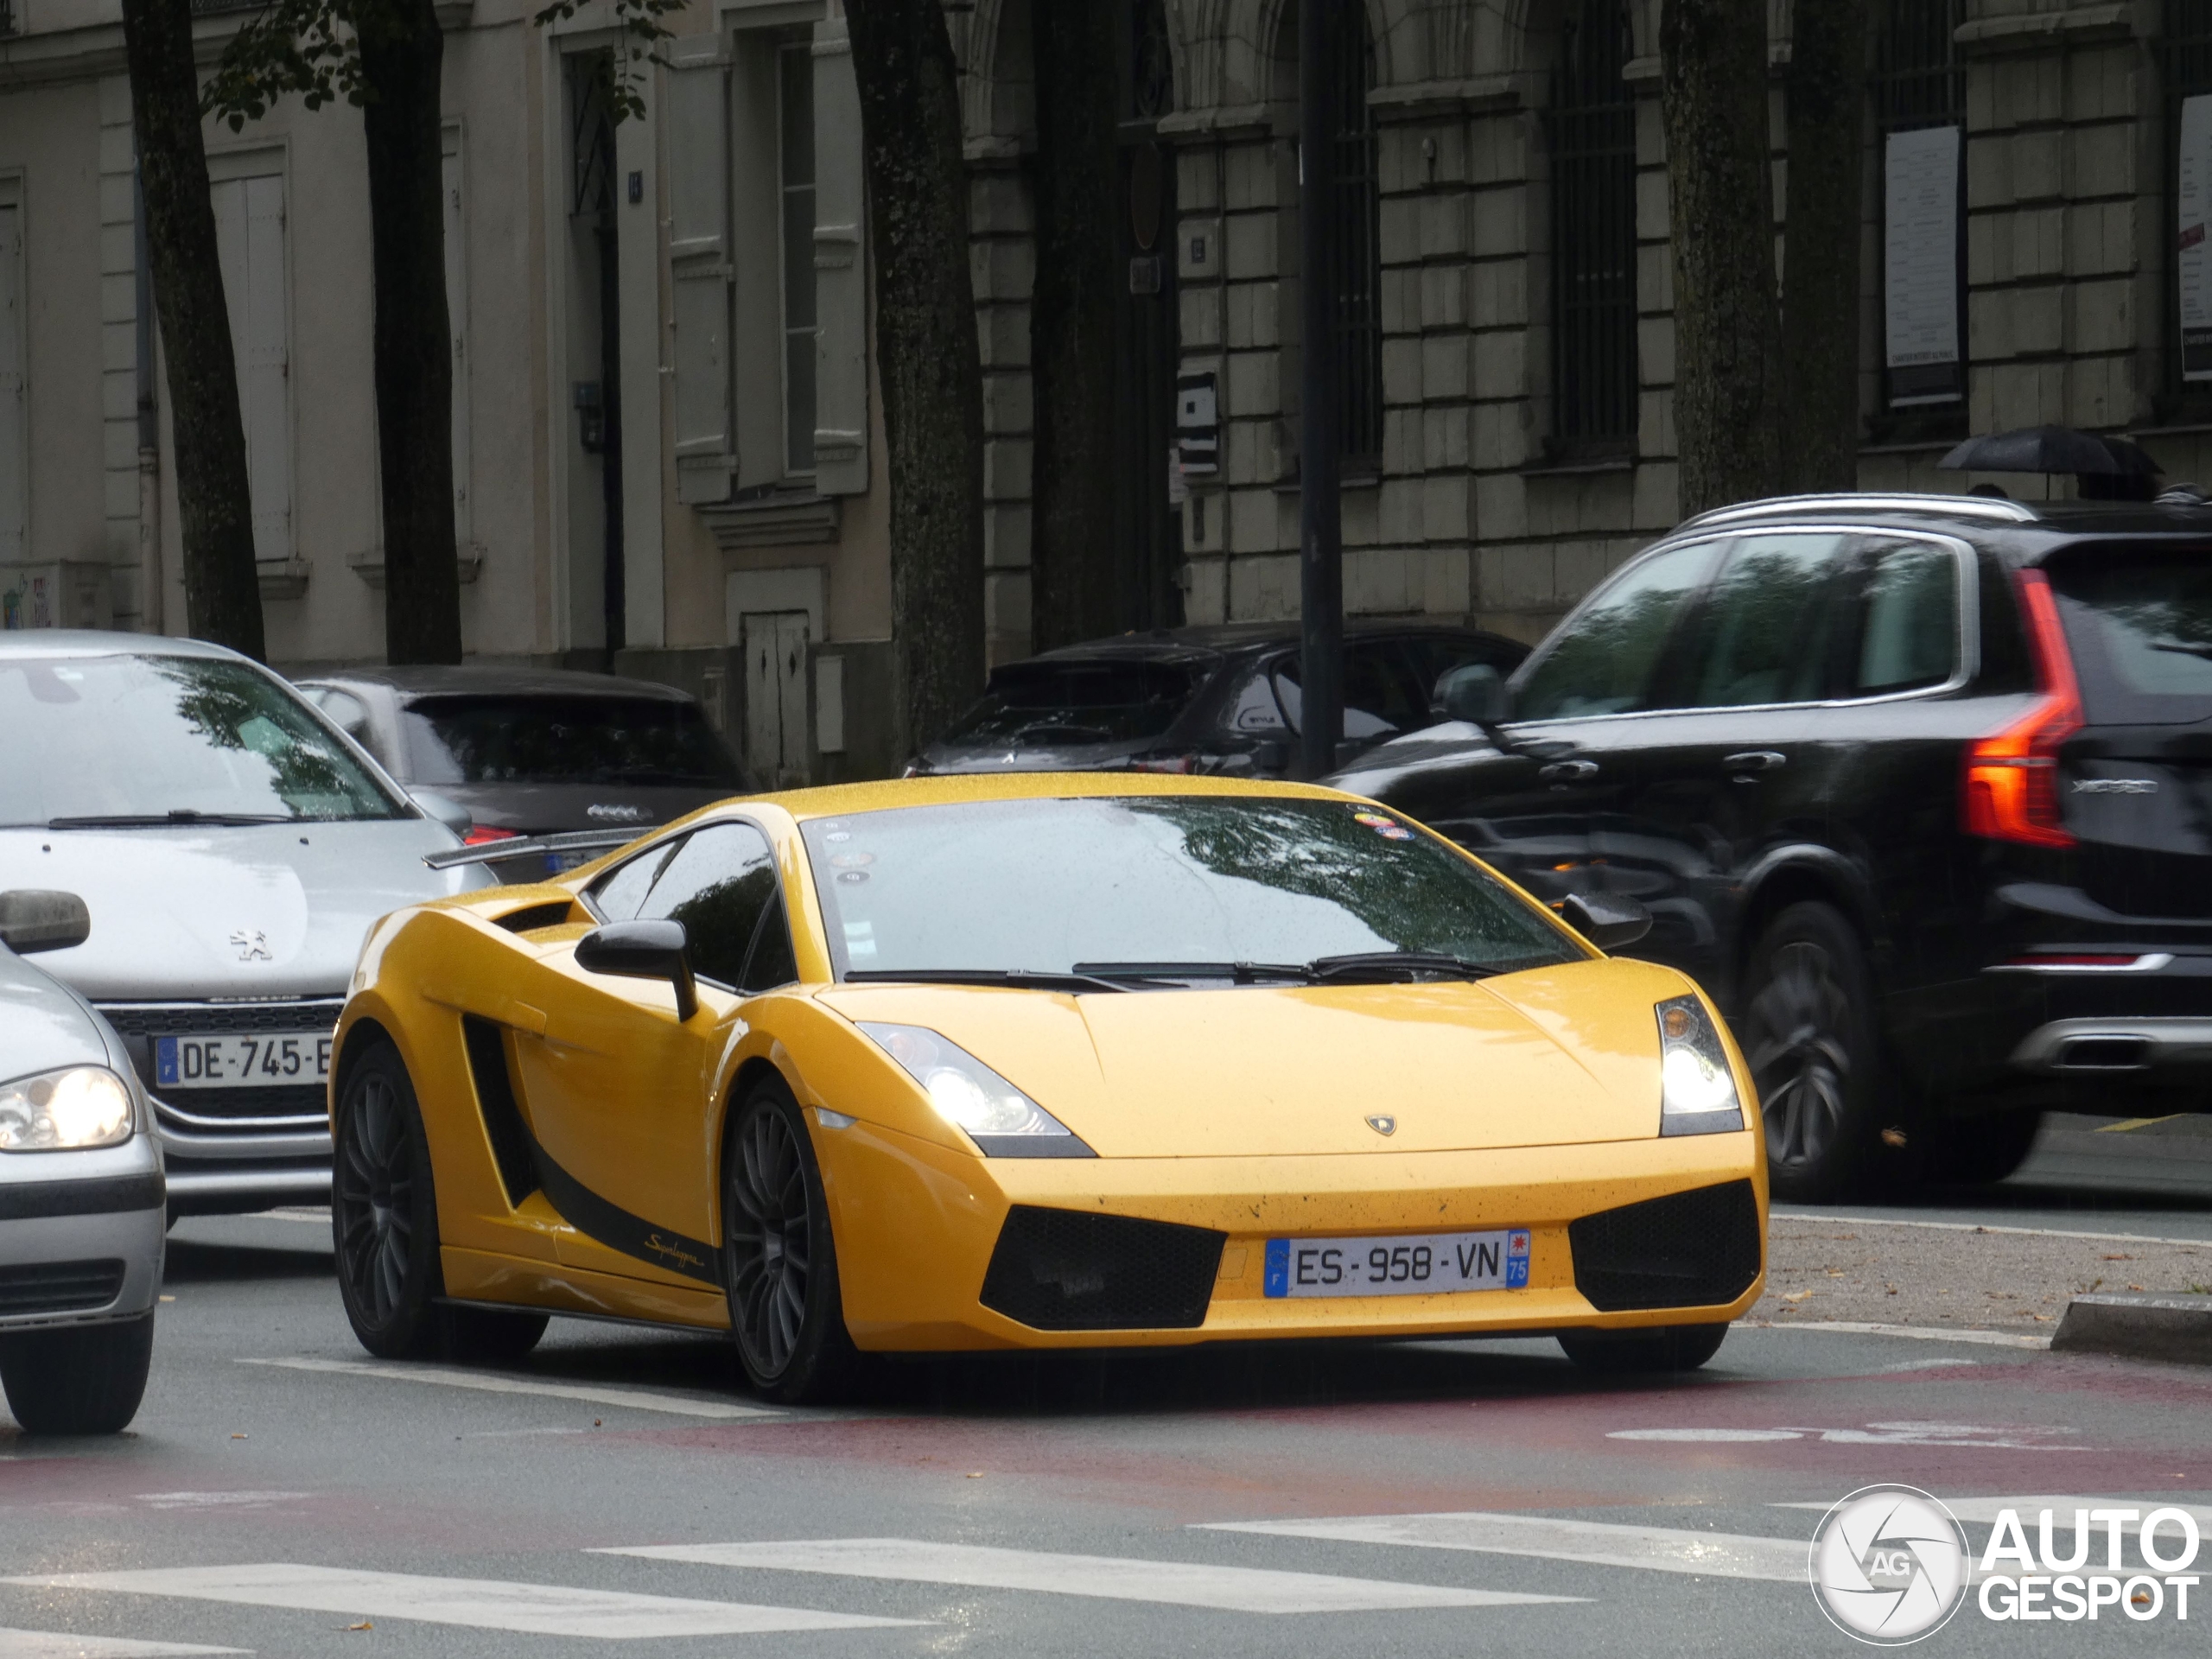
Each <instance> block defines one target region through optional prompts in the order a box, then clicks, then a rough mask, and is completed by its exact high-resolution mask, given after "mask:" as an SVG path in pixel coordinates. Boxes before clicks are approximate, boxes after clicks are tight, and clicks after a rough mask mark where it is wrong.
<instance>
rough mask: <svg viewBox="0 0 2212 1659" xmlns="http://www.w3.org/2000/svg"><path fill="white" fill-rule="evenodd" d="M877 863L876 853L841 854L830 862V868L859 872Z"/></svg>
mask: <svg viewBox="0 0 2212 1659" xmlns="http://www.w3.org/2000/svg"><path fill="white" fill-rule="evenodd" d="M874 862H875V855H874V853H839V854H838V855H836V857H834V858H832V859H831V860H830V861H829V863H830V867H831V868H834V869H840V870H857V869H861V868H865V867H867V866H868V865H870V864H873V863H874Z"/></svg>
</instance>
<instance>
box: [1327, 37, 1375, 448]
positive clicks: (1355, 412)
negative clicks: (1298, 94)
mask: <svg viewBox="0 0 2212 1659" xmlns="http://www.w3.org/2000/svg"><path fill="white" fill-rule="evenodd" d="M1331 28H1332V32H1333V33H1334V34H1335V35H1336V39H1335V41H1333V42H1332V46H1331V49H1330V53H1329V61H1330V65H1331V67H1332V68H1333V69H1334V70H1335V71H1336V73H1337V75H1338V81H1337V142H1336V156H1335V162H1336V166H1335V169H1334V183H1335V208H1336V224H1335V226H1333V227H1332V228H1333V229H1334V232H1335V234H1334V235H1333V236H1332V238H1331V254H1332V259H1333V261H1334V264H1335V266H1336V269H1335V270H1333V271H1332V272H1331V273H1330V276H1331V282H1330V287H1331V289H1332V292H1333V293H1334V295H1335V297H1336V318H1337V340H1336V345H1337V377H1338V378H1337V384H1338V386H1339V388H1341V390H1342V393H1343V397H1344V406H1343V424H1342V427H1341V431H1342V434H1343V444H1344V460H1345V461H1346V462H1347V463H1349V466H1350V469H1351V470H1352V471H1355V472H1361V471H1373V470H1375V469H1376V468H1378V467H1380V466H1381V464H1382V459H1383V237H1382V224H1381V213H1382V209H1381V192H1380V191H1379V190H1378V189H1377V188H1376V175H1375V112H1374V111H1373V110H1372V109H1370V107H1369V105H1368V102H1367V94H1368V93H1369V92H1370V91H1372V90H1373V88H1374V86H1375V42H1374V41H1373V39H1372V38H1371V37H1370V35H1369V34H1368V32H1367V9H1366V7H1365V6H1363V4H1361V3H1360V0H1338V3H1337V4H1336V5H1335V6H1334V7H1332V12H1331Z"/></svg>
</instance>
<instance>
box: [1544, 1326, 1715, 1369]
mask: <svg viewBox="0 0 2212 1659" xmlns="http://www.w3.org/2000/svg"><path fill="white" fill-rule="evenodd" d="M1727 1337H1728V1327H1727V1326H1726V1325H1662V1326H1660V1327H1659V1328H1658V1329H1657V1330H1656V1331H1624V1332H1611V1331H1562V1332H1560V1337H1559V1345H1560V1347H1561V1348H1563V1349H1565V1350H1566V1351H1567V1357H1568V1358H1569V1359H1571V1360H1573V1362H1574V1363H1576V1364H1577V1365H1579V1366H1580V1367H1581V1368H1582V1369H1583V1370H1586V1371H1594V1372H1596V1373H1597V1374H1598V1375H1599V1376H1654V1375H1663V1374H1665V1373H1667V1372H1670V1371H1694V1370H1697V1368H1698V1367H1699V1366H1700V1365H1702V1364H1704V1363H1706V1361H1707V1360H1709V1359H1711V1358H1712V1357H1713V1356H1714V1355H1715V1354H1717V1353H1719V1351H1720V1344H1722V1343H1723V1342H1725V1341H1726V1339H1727Z"/></svg>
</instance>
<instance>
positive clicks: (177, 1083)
mask: <svg viewBox="0 0 2212 1659" xmlns="http://www.w3.org/2000/svg"><path fill="white" fill-rule="evenodd" d="M332 1035H333V1033H330V1032H327V1031H300V1032H282V1031H272V1032H254V1033H251V1034H250V1035H246V1036H226V1037H157V1038H156V1039H154V1077H155V1080H156V1087H158V1088H163V1089H214V1088H223V1089H277V1088H282V1087H283V1086H285V1085H286V1084H292V1085H295V1086H296V1085H298V1084H303V1083H304V1084H319V1083H322V1082H324V1081H326V1080H327V1078H328V1077H329V1076H330V1039H331V1037H332Z"/></svg>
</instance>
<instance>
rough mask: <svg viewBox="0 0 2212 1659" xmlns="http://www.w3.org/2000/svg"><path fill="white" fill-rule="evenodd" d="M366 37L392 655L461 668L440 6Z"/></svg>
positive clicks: (404, 14) (399, 17)
mask: <svg viewBox="0 0 2212 1659" xmlns="http://www.w3.org/2000/svg"><path fill="white" fill-rule="evenodd" d="M372 16H374V17H375V18H376V19H377V20H378V22H380V23H382V25H383V26H382V27H378V28H373V29H364V31H363V33H362V35H361V74H362V79H363V81H364V82H365V86H366V87H367V91H368V101H367V102H366V103H365V105H363V106H362V110H361V124H362V126H363V128H364V130H365V132H366V134H367V137H368V149H369V226H370V231H371V233H372V237H373V238H374V245H373V251H372V256H371V262H370V270H371V280H372V283H373V285H374V290H375V303H376V334H375V353H376V392H377V448H378V463H379V467H380V474H381V475H380V479H379V482H380V484H381V486H382V494H383V503H384V607H385V608H384V637H385V655H386V656H387V657H388V658H390V659H391V661H392V662H395V663H457V662H459V661H460V660H461V575H460V571H459V569H458V568H457V567H456V565H455V563H454V534H453V328H452V322H451V319H450V318H449V317H448V315H447V313H446V252H445V247H446V242H445V206H444V196H445V177H444V163H443V159H442V145H441V135H440V130H439V124H440V109H439V99H438V82H439V74H440V70H441V67H442V60H443V58H444V55H445V37H444V35H443V33H442V31H441V30H440V29H439V28H438V20H437V16H436V14H435V12H434V11H433V10H431V0H398V3H397V4H395V5H394V6H392V7H391V10H389V11H388V12H387V11H378V12H377V13H374V14H372Z"/></svg>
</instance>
